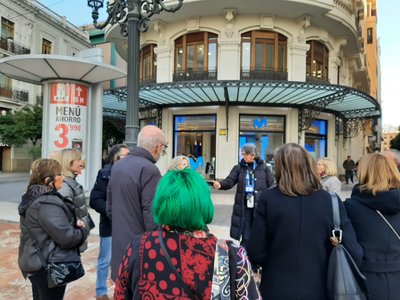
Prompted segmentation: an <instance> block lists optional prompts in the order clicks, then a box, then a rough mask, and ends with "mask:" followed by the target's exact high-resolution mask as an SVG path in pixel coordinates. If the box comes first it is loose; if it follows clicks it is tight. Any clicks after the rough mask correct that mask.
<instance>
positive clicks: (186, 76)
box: [173, 69, 217, 81]
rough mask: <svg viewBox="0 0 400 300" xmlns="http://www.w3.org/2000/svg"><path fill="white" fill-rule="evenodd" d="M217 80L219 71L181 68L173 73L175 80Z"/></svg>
mask: <svg viewBox="0 0 400 300" xmlns="http://www.w3.org/2000/svg"><path fill="white" fill-rule="evenodd" d="M193 80H217V71H216V70H214V71H203V70H200V71H199V70H194V69H188V70H179V71H177V72H175V73H174V74H173V81H193Z"/></svg>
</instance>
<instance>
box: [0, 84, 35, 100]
mask: <svg viewBox="0 0 400 300" xmlns="http://www.w3.org/2000/svg"><path fill="white" fill-rule="evenodd" d="M0 97H4V98H9V99H11V100H15V101H20V102H26V103H28V101H29V92H28V91H26V90H19V89H16V88H9V87H3V86H0Z"/></svg>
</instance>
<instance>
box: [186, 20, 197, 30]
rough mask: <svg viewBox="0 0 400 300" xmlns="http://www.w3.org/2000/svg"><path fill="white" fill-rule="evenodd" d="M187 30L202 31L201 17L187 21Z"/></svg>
mask: <svg viewBox="0 0 400 300" xmlns="http://www.w3.org/2000/svg"><path fill="white" fill-rule="evenodd" d="M186 30H187V31H188V32H190V31H198V30H200V17H197V18H192V19H188V20H186Z"/></svg>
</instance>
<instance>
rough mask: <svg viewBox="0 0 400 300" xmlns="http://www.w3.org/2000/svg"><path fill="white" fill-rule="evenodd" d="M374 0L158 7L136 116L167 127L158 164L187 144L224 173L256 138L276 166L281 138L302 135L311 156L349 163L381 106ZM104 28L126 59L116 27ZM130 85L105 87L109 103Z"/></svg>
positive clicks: (147, 39)
mask: <svg viewBox="0 0 400 300" xmlns="http://www.w3.org/2000/svg"><path fill="white" fill-rule="evenodd" d="M367 7H368V5H367V2H366V1H361V0H354V1H352V0H328V1H313V0H308V1H304V0H302V1H300V0H299V1H286V0H279V1H278V0H276V1H272V0H249V1H242V0H230V1H225V0H220V1H215V0H185V1H184V2H183V6H182V7H181V9H180V10H178V11H177V12H176V13H173V14H171V13H161V14H160V15H155V16H153V17H152V19H151V23H150V26H149V30H148V31H147V32H145V33H142V34H141V55H140V81H141V87H140V125H141V126H143V125H145V124H156V125H158V126H160V127H162V129H163V130H164V131H165V132H166V134H167V140H168V141H169V148H168V150H167V155H166V156H165V157H163V158H162V159H161V161H160V162H159V166H160V169H161V170H162V171H165V170H166V169H167V166H168V164H169V162H170V160H171V159H172V157H174V156H176V155H179V154H185V155H191V156H193V157H194V158H195V159H194V160H193V162H192V163H193V165H192V166H193V167H195V168H197V169H198V170H199V172H202V174H203V175H204V176H205V177H206V178H208V177H212V176H214V175H215V176H216V177H217V178H222V177H225V176H226V175H227V174H228V173H229V171H230V170H231V168H232V166H233V165H235V164H236V163H237V162H238V159H240V147H241V146H242V145H243V144H245V143H249V142H251V143H255V144H256V146H257V148H258V150H259V152H260V156H261V157H262V158H263V159H265V160H266V161H268V162H270V163H271V164H272V165H273V159H274V153H275V152H276V150H277V148H278V147H279V146H280V145H281V144H283V143H286V142H294V143H299V144H301V145H303V146H304V147H305V148H306V149H307V150H308V151H309V152H310V153H311V154H312V156H313V157H315V158H318V157H321V156H329V157H333V158H334V159H335V160H336V161H337V162H338V170H339V173H342V172H343V170H342V168H341V163H342V161H343V160H344V159H345V158H346V156H347V155H351V156H352V157H353V158H354V159H358V158H359V157H360V156H361V155H363V154H365V153H366V151H368V149H367V146H368V140H369V138H370V135H374V134H375V133H374V131H373V130H371V126H372V125H373V124H374V122H373V121H374V120H378V119H379V118H380V116H381V109H380V104H379V99H375V98H373V97H372V96H371V95H370V94H369V93H370V78H369V74H368V70H367V68H366V49H365V48H364V40H365V36H366V30H365V28H366V27H365V20H364V16H367ZM105 37H106V40H107V41H109V42H115V47H116V50H117V52H118V53H119V55H120V56H121V57H122V58H123V59H126V57H127V49H126V41H124V40H123V38H122V37H121V36H120V28H119V26H118V25H114V26H113V27H111V28H109V29H108V30H107V31H106V34H105ZM125 93H126V87H123V86H122V87H116V88H112V89H109V90H106V91H105V107H104V110H105V111H107V112H113V114H114V116H115V117H118V114H120V116H121V115H123V112H122V110H121V109H120V107H121V103H122V102H123V101H124V99H125ZM113 97H114V98H116V99H115V101H111V99H112V98H113ZM116 100H119V101H116ZM367 127H368V128H367ZM214 171H215V173H214Z"/></svg>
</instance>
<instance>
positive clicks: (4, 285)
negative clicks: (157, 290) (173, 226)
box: [0, 173, 353, 300]
mask: <svg viewBox="0 0 400 300" xmlns="http://www.w3.org/2000/svg"><path fill="white" fill-rule="evenodd" d="M28 176H29V175H28V174H27V173H0V187H1V188H2V189H4V187H5V186H8V184H10V185H9V186H10V187H11V185H12V183H14V182H18V181H25V180H26V182H27V179H28ZM352 186H353V185H352V184H349V185H346V184H345V183H343V185H342V194H341V198H342V199H343V200H344V199H346V198H347V197H349V196H350V193H351V189H352ZM234 190H235V189H232V190H231V191H213V192H212V199H213V202H214V205H215V210H216V213H215V217H214V221H213V223H212V224H211V225H210V226H209V228H210V231H211V232H212V233H213V234H215V235H216V236H217V237H219V238H225V239H228V238H229V224H230V215H231V212H232V204H233V197H234ZM22 192H23V191H21V193H22ZM1 194H2V191H1V190H0V196H1ZM17 207H18V203H17V202H15V201H14V202H7V201H4V200H2V201H0V240H1V243H0V257H1V261H0V278H1V280H0V299H18V300H25V299H26V300H28V299H32V292H31V285H30V281H29V280H25V279H24V278H23V276H22V275H21V272H20V270H19V268H18V262H17V260H18V245H19V234H20V231H19V216H18V212H17ZM90 214H91V216H92V217H93V219H94V222H95V224H97V227H96V228H95V229H94V230H93V231H92V233H91V234H90V236H89V244H88V250H86V251H85V252H84V253H83V254H82V261H83V265H84V268H85V271H86V275H85V276H84V277H82V278H81V279H79V280H77V281H75V282H72V283H70V284H68V285H67V290H66V293H65V297H64V299H65V300H76V299H82V300H92V299H96V297H95V287H96V264H97V256H98V251H99V236H98V222H99V214H98V213H96V212H95V211H92V210H90ZM108 286H109V293H108V295H109V297H110V299H111V298H112V295H113V290H114V286H113V282H112V281H111V280H109V281H108Z"/></svg>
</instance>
